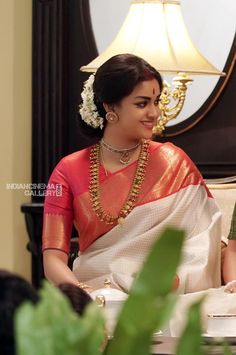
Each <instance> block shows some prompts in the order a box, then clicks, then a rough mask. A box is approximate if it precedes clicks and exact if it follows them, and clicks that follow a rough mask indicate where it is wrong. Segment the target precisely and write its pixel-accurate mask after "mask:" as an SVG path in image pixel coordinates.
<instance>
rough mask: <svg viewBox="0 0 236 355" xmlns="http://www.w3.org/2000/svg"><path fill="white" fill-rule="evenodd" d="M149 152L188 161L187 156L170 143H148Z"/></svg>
mask: <svg viewBox="0 0 236 355" xmlns="http://www.w3.org/2000/svg"><path fill="white" fill-rule="evenodd" d="M150 152H151V154H152V153H153V154H154V155H155V153H156V154H161V155H166V156H169V157H171V156H172V157H182V158H186V159H188V155H187V154H186V153H185V152H184V151H183V150H182V149H181V148H180V147H178V146H176V145H175V144H173V143H171V142H165V143H160V142H156V141H151V142H150Z"/></svg>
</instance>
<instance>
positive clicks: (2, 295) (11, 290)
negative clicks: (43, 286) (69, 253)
mask: <svg viewBox="0 0 236 355" xmlns="http://www.w3.org/2000/svg"><path fill="white" fill-rule="evenodd" d="M38 300H39V297H38V294H37V291H36V290H35V289H34V288H33V286H32V285H31V284H30V283H29V282H28V281H27V280H25V279H24V278H22V277H21V276H19V275H16V274H14V273H11V272H9V271H6V270H0V353H1V354H7V355H14V354H15V351H16V350H15V330H14V317H15V312H16V310H17V308H18V307H19V306H20V305H21V304H22V303H23V302H25V301H31V302H32V303H33V304H35V303H37V302H38Z"/></svg>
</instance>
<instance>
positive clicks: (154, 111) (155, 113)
mask: <svg viewBox="0 0 236 355" xmlns="http://www.w3.org/2000/svg"><path fill="white" fill-rule="evenodd" d="M160 113H161V110H160V108H159V106H158V105H156V104H152V105H150V107H149V111H148V115H149V117H152V118H154V119H155V118H158V117H159V116H160Z"/></svg>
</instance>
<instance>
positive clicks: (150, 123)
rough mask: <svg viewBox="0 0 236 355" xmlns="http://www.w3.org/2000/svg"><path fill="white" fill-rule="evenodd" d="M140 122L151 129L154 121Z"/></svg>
mask: <svg viewBox="0 0 236 355" xmlns="http://www.w3.org/2000/svg"><path fill="white" fill-rule="evenodd" d="M142 124H143V125H144V126H145V127H146V128H150V129H153V127H154V122H153V121H142Z"/></svg>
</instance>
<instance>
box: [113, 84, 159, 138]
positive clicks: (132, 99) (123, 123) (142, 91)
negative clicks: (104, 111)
mask: <svg viewBox="0 0 236 355" xmlns="http://www.w3.org/2000/svg"><path fill="white" fill-rule="evenodd" d="M159 98H160V87H159V84H158V81H157V80H156V79H151V80H147V81H143V82H140V83H139V84H138V85H137V86H136V87H135V88H134V90H133V92H132V93H131V94H130V95H129V96H126V97H125V98H124V99H122V100H121V102H120V103H119V104H116V105H114V106H113V110H114V111H115V113H116V114H117V115H118V117H119V120H118V121H117V123H116V124H115V126H116V130H117V134H119V132H120V133H122V136H123V139H124V138H126V139H129V140H139V139H141V138H146V139H149V138H151V137H152V130H153V127H154V126H155V125H156V122H157V118H158V117H159V115H160V109H159V107H158V103H159Z"/></svg>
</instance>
